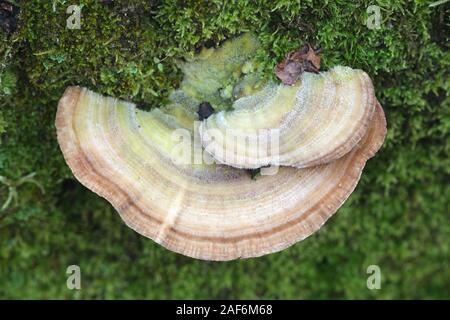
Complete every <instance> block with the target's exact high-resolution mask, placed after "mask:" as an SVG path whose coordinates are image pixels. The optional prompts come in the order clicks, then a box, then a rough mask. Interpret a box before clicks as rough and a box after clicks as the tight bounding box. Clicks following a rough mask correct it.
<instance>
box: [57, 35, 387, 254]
mask: <svg viewBox="0 0 450 320" xmlns="http://www.w3.org/2000/svg"><path fill="white" fill-rule="evenodd" d="M213 50H214V51H213V52H212V53H210V56H208V58H202V59H203V60H200V61H198V60H197V61H193V62H188V64H189V63H191V64H190V65H189V67H187V68H186V69H189V68H191V71H193V72H194V74H195V72H197V71H198V70H197V69H196V68H194V65H193V64H196V63H197V64H198V63H200V64H202V70H200V71H198V72H199V73H202V72H203V74H206V73H208V75H209V77H210V80H209V81H211V79H213V80H215V81H213V82H212V84H211V86H212V87H214V88H213V89H211V87H209V88H208V89H207V90H205V91H202V90H201V89H202V88H204V87H205V86H208V84H207V83H205V82H204V81H205V80H204V79H205V78H202V77H200V78H195V77H193V75H191V76H192V77H191V78H190V77H189V76H188V77H186V78H185V80H184V84H182V86H181V88H180V90H177V91H174V92H173V93H172V95H171V103H170V104H168V105H166V106H164V107H162V108H159V109H153V110H151V111H142V110H140V109H138V108H136V106H135V105H134V104H132V103H128V102H124V101H121V100H118V99H114V98H111V97H104V96H102V95H100V94H97V93H94V92H92V91H90V90H88V89H86V88H80V87H69V88H67V89H66V92H65V93H64V95H63V97H62V98H61V100H60V102H59V104H58V111H57V115H56V128H57V137H58V142H59V145H60V148H61V150H62V152H63V155H64V158H65V160H66V162H67V164H68V165H69V167H70V168H71V170H72V172H73V174H74V176H75V177H76V178H77V179H78V180H79V181H80V182H81V183H82V184H84V185H85V186H86V187H88V188H89V189H91V190H92V191H94V192H95V193H97V194H98V195H100V196H102V197H104V198H105V199H107V200H108V201H109V202H110V203H111V204H112V205H113V206H114V208H115V209H116V210H117V211H118V212H119V214H120V216H121V217H122V219H123V220H124V221H125V223H126V224H127V225H128V226H129V227H131V228H132V229H134V230H135V231H137V232H138V233H140V234H142V235H144V236H146V237H149V238H151V239H153V240H154V241H156V242H157V243H159V244H161V245H163V246H164V247H166V248H168V249H170V250H172V251H175V252H178V253H181V254H184V255H187V256H190V257H194V258H199V259H205V260H231V259H237V258H247V257H256V256H261V255H264V254H268V253H272V252H276V251H279V250H282V249H284V248H286V247H288V246H290V245H292V244H294V243H296V242H297V241H300V240H302V239H304V238H305V237H307V236H309V235H310V234H312V233H313V232H315V231H316V230H318V229H319V228H320V227H321V226H322V225H323V224H324V223H325V221H327V219H328V218H330V217H331V216H332V215H333V214H334V213H335V212H336V210H337V209H338V208H339V207H340V206H341V205H342V204H343V202H344V201H345V200H346V199H347V197H348V196H349V195H350V194H351V192H352V191H353V190H354V188H355V187H356V184H357V183H358V180H359V178H360V176H361V173H362V170H363V167H364V165H365V163H366V161H367V160H368V159H369V158H371V157H372V156H374V154H375V153H376V152H377V151H378V149H379V148H380V146H381V144H382V143H383V140H384V136H385V133H386V122H385V118H384V113H383V110H382V108H381V106H380V105H379V104H378V103H377V102H376V100H375V98H374V97H373V89H372V88H371V86H368V85H367V86H365V84H366V82H364V81H366V80H364V81H363V80H361V79H365V76H364V75H363V74H362V73H361V72H357V75H354V72H353V71H351V72H350V75H347V71H346V72H345V74H346V75H345V76H346V77H347V76H348V78H345V77H344V76H343V75H340V81H341V82H342V84H341V86H343V87H346V86H347V84H346V83H347V81H348V82H349V83H354V85H355V86H356V88H358V89H359V88H362V87H363V85H364V88H365V89H364V90H367V94H371V95H372V100H373V101H372V104H371V107H372V111H367V110H366V111H365V112H360V111H358V112H356V115H355V117H356V116H359V117H362V113H370V114H371V116H368V117H367V118H368V119H367V120H366V121H365V123H364V125H361V126H364V127H367V130H366V129H364V130H361V131H358V130H359V129H358V128H360V126H359V125H357V126H352V128H353V129H352V130H354V134H355V135H360V136H361V138H355V137H354V136H353V135H351V136H349V137H348V139H350V140H352V142H353V145H352V147H351V148H350V147H347V148H348V149H349V150H347V152H346V153H345V154H342V156H341V157H339V158H338V159H335V160H334V161H330V162H328V163H323V164H321V165H316V166H309V167H307V168H296V167H293V166H282V167H280V168H279V169H278V171H277V172H276V174H272V175H261V176H259V177H258V178H257V179H251V178H250V177H249V174H248V170H244V169H238V168H235V167H232V166H228V165H223V164H218V163H215V161H212V160H214V159H212V158H211V157H209V154H208V153H206V152H204V151H205V150H204V149H203V147H202V143H201V140H200V127H201V126H203V125H204V124H205V123H208V121H209V119H210V118H213V117H214V118H215V117H216V115H217V114H213V115H211V116H210V117H208V119H206V120H205V121H206V122H200V121H199V115H198V114H197V112H198V106H199V104H200V103H202V102H205V101H208V102H209V103H211V105H212V106H213V107H214V109H215V110H225V108H226V105H227V104H231V105H233V101H231V102H230V101H227V99H228V100H232V99H230V98H224V97H223V95H221V94H220V93H219V91H220V90H221V89H223V87H222V86H223V85H224V84H225V85H227V86H228V85H229V83H226V82H227V80H228V78H229V77H231V76H230V74H231V73H234V72H236V69H237V68H236V67H239V65H240V66H242V65H244V64H245V63H247V62H248V59H249V57H250V56H251V54H250V53H251V52H253V50H255V46H254V40H253V38H251V37H249V36H242V37H240V38H237V39H236V40H233V41H231V42H228V43H226V44H225V45H224V46H223V47H222V48H219V49H213ZM215 57H220V59H221V61H222V62H223V61H225V60H227V59H228V60H229V59H231V60H230V61H233V63H236V66H234V67H233V68H228V67H229V66H228V65H225V66H224V64H223V63H220V64H217V63H216V64H209V63H206V62H205V61H206V60H207V59H213V60H214V59H215ZM205 59H206V60H205ZM204 68H208V69H207V70H205V69H204ZM218 68H219V69H220V70H217V69H218ZM225 69H226V70H225ZM185 72H186V71H185ZM332 72H336V71H332ZM214 74H215V76H214ZM235 79H236V82H239V84H236V83H235V84H234V86H233V84H232V86H233V88H232V89H233V90H234V88H235V87H237V86H238V85H241V84H242V83H243V82H244V83H251V86H252V87H253V89H255V82H254V81H249V82H247V80H248V77H247V74H244V75H239V76H236V78H235ZM331 79H334V78H332V77H331V76H329V77H328V76H319V78H317V79H316V78H311V79H308V80H304V79H303V81H312V82H314V81H318V82H320V84H317V86H318V87H321V88H324V87H325V86H328V85H331V84H330V83H328V81H334V80H331ZM197 83H198V84H197ZM300 86H301V84H299V85H298V86H294V87H290V88H287V89H286V90H284V89H283V90H282V89H280V88H278V87H276V86H271V87H267V86H262V87H260V88H259V91H258V92H257V93H253V91H254V90H253V89H252V90H244V91H245V92H246V93H245V96H244V97H242V98H240V99H237V101H236V102H234V104H239V103H241V102H239V101H240V100H241V99H244V100H248V99H249V98H247V97H250V96H253V95H256V96H255V97H254V98H251V99H262V98H263V97H265V96H266V95H267V94H264V92H265V91H266V90H269V91H270V92H271V93H273V92H277V95H276V96H277V97H278V99H288V100H289V101H290V100H293V99H296V97H298V95H296V94H295V90H297V91H298V90H300ZM183 87H184V88H185V89H186V90H183ZM312 89H313V88H309V90H312ZM315 90H319V89H317V88H316V89H314V91H315ZM349 90H350V89H349ZM284 91H286V92H285V93H283V92H284ZM308 92H309V91H308ZM348 95H349V96H351V98H352V99H353V98H354V99H358V101H360V100H361V101H363V100H364V99H366V100H368V99H369V98H368V97H365V96H364V94H362V93H360V92H357V93H352V92H348ZM323 101H327V99H326V97H324V98H323ZM364 101H365V100H364ZM317 104H319V103H317ZM277 105H278V106H279V107H280V108H285V106H287V105H288V104H283V103H278V104H277ZM326 106H328V105H326ZM326 106H325V107H324V108H326ZM352 108H353V107H352ZM355 108H356V107H355ZM356 109H357V108H356ZM275 111H276V110H273V112H275ZM316 111H317V112H319V111H320V112H323V109H321V108H319V107H317V109H316ZM231 112H234V111H231ZM341 112H343V113H346V114H347V113H352V112H353V109H352V110H349V111H345V110H341ZM219 113H220V112H219ZM266 116H267V119H266V120H267V121H269V122H271V121H274V122H276V121H279V120H278V118H279V117H278V116H276V117H275V118H277V119H272V116H270V115H269V114H266ZM273 116H275V114H274V115H273ZM311 117H313V115H311ZM344 118H345V119H343V120H340V115H339V114H338V112H335V113H333V115H332V116H330V117H323V121H327V122H330V123H333V122H335V121H336V122H337V123H341V122H342V124H344V123H345V124H346V125H351V124H352V123H351V121H350V120H349V119H346V116H345V117H344ZM352 119H353V118H352ZM263 120H264V119H258V123H262V122H263ZM275 120H276V121H275ZM311 121H312V122H311V124H310V125H309V126H308V130H311V131H314V129H315V128H314V127H311V125H313V126H319V122H318V121H322V120H321V117H320V116H318V120H314V121H313V120H311ZM240 124H241V125H242V126H243V123H240ZM250 124H251V123H249V125H250ZM304 124H307V123H306V122H305V123H304ZM328 126H331V124H327V125H325V126H323V127H322V128H328ZM305 129H306V128H305ZM340 130H344V128H341V129H340ZM330 132H333V134H334V133H335V132H336V133H340V131H339V130H334V131H333V130H331V131H330ZM175 133H176V134H175ZM327 134H328V132H327ZM319 136H320V135H319ZM180 137H181V138H180ZM180 139H182V140H183V139H186V140H187V141H188V142H189V143H188V144H187V145H188V148H187V149H188V150H187V151H189V152H187V156H186V148H184V146H185V144H181V148H180ZM299 142H300V143H301V141H299ZM313 142H314V141H310V142H307V143H306V145H307V144H308V143H310V144H312V143H313ZM332 142H333V141H330V143H332ZM289 143H290V142H289ZM341 149H342V148H341ZM341 149H339V150H341ZM344 149H345V148H344ZM174 150H175V151H174ZM180 150H181V151H182V153H183V154H184V156H180V154H181V153H180V152H179V151H180ZM329 150H334V149H333V148H330V149H329ZM327 152H328V151H327ZM174 155H175V156H174ZM199 155H200V156H199ZM181 158H183V159H184V160H185V161H177V160H180V159H181ZM312 161H316V159H313V160H312Z"/></svg>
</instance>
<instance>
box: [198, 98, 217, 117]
mask: <svg viewBox="0 0 450 320" xmlns="http://www.w3.org/2000/svg"><path fill="white" fill-rule="evenodd" d="M197 113H198V117H199V118H200V120H202V121H203V120H205V119H208V117H209V116H211V115H212V114H213V113H214V108H213V107H212V106H211V104H210V103H209V102H202V103H200V104H199V105H198V111H197Z"/></svg>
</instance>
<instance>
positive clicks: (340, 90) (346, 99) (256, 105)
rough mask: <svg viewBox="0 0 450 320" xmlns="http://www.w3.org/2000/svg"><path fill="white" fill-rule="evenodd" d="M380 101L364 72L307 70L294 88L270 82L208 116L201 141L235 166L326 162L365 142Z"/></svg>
mask: <svg viewBox="0 0 450 320" xmlns="http://www.w3.org/2000/svg"><path fill="white" fill-rule="evenodd" d="M375 101H376V99H375V94H374V88H373V85H372V81H371V79H370V78H369V76H368V75H367V74H366V73H365V72H363V71H362V70H355V69H351V68H349V67H342V66H338V67H334V68H333V69H331V70H330V71H328V72H322V73H320V74H314V73H303V74H302V75H301V78H300V79H299V81H297V82H296V83H295V84H294V85H292V86H287V85H283V84H280V85H277V84H274V83H269V84H267V85H266V86H265V87H264V88H263V89H262V90H260V91H259V92H257V93H255V94H252V95H249V96H246V97H243V98H240V99H238V100H236V101H235V102H234V104H233V110H231V111H220V112H218V113H215V114H214V115H212V116H211V117H209V118H208V119H207V120H205V121H204V122H203V123H202V124H201V126H200V132H201V137H202V144H203V146H204V148H205V150H206V151H207V152H208V153H210V154H211V155H212V157H213V158H214V159H215V160H216V161H218V162H219V163H222V164H226V165H230V166H233V167H236V168H247V169H252V168H259V167H263V166H267V165H275V166H280V165H281V166H293V167H297V168H304V167H310V166H314V165H318V164H324V163H328V162H330V161H333V160H335V159H338V158H340V157H342V156H344V155H345V154H346V153H348V152H349V151H350V150H352V149H353V148H354V147H355V146H356V144H357V143H358V142H359V141H360V140H361V138H362V137H363V136H364V135H365V133H366V131H367V128H368V126H369V122H370V120H371V118H372V114H373V112H374V108H375Z"/></svg>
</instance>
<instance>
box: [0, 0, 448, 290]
mask: <svg viewBox="0 0 450 320" xmlns="http://www.w3.org/2000/svg"><path fill="white" fill-rule="evenodd" d="M15 3H17V4H18V5H19V6H20V10H21V11H20V14H19V29H18V30H17V31H16V32H14V33H11V34H7V33H5V32H4V31H2V33H1V37H0V46H1V47H0V59H2V61H0V63H1V69H0V79H1V82H0V139H1V140H0V141H1V142H0V176H3V177H6V178H8V179H9V180H12V181H18V180H19V179H20V178H21V177H23V176H25V175H27V174H29V173H32V172H36V175H35V177H34V178H35V179H36V180H37V181H38V182H39V183H41V184H42V185H43V186H44V188H45V194H42V193H41V191H40V190H39V188H37V187H36V186H35V185H33V184H32V183H24V184H22V185H20V186H18V187H17V192H18V198H17V203H15V202H12V203H11V204H10V205H9V206H8V208H6V209H4V210H2V211H0V283H1V285H0V297H3V298H102V297H106V298H144V297H145V298H433V297H434V298H448V297H449V295H448V286H449V285H450V272H449V271H448V270H447V269H448V268H447V265H448V258H449V256H450V245H449V244H450V241H449V240H450V225H449V224H448V220H449V207H450V200H449V199H450V187H449V184H448V178H449V173H450V172H449V171H450V163H449V159H450V157H449V155H450V154H449V151H450V144H449V141H450V140H449V130H450V104H449V102H450V101H449V96H448V92H450V80H449V79H450V66H449V64H450V53H449V39H448V37H449V35H450V27H449V14H450V10H449V8H450V6H449V3H446V4H442V5H439V6H432V7H430V6H429V5H428V4H427V3H425V2H424V1H400V0H398V1H375V2H373V3H372V2H371V1H332V2H328V3H326V2H323V1H300V2H299V3H298V2H296V1H271V0H267V1H262V0H261V1H227V2H226V3H225V4H224V3H222V1H205V2H203V1H197V0H192V1H174V0H172V1H144V0H136V1H111V2H102V1H93V0H79V1H78V3H79V4H81V5H83V7H82V19H81V29H80V30H69V29H67V28H66V19H67V17H68V16H69V15H68V14H66V9H67V7H68V6H69V5H70V4H72V2H70V3H69V1H65V0H53V1H39V0H27V1H15ZM371 4H377V5H379V6H380V7H381V14H382V21H381V29H379V30H376V29H375V30H371V29H369V28H368V27H367V26H366V25H365V20H366V18H367V15H368V14H367V12H366V9H367V7H368V6H369V5H371ZM245 31H252V32H254V33H255V34H256V35H257V36H258V38H259V39H260V41H261V43H262V49H261V50H260V53H259V55H258V59H259V61H260V63H261V64H262V65H263V66H264V68H265V70H266V74H267V76H268V77H269V76H272V75H271V70H272V68H273V66H274V64H275V63H276V62H277V61H279V60H281V59H282V58H283V57H284V55H285V54H286V53H287V52H289V51H292V50H293V49H295V48H297V47H298V46H299V45H300V44H302V43H303V42H304V41H309V42H311V43H313V44H315V45H316V46H320V47H322V48H323V49H324V53H323V55H322V57H323V60H322V62H323V64H322V68H323V69H327V68H329V67H331V66H333V65H336V64H343V65H349V66H352V67H355V68H362V69H364V70H365V71H366V72H367V73H369V74H370V75H371V76H372V77H373V80H374V84H375V87H376V90H377V96H378V98H379V100H380V102H381V103H382V105H383V106H384V108H385V111H386V114H387V118H388V136H387V139H386V142H385V144H384V147H383V149H382V150H381V151H380V153H379V155H377V157H376V158H374V159H373V160H371V161H369V163H368V166H367V169H366V173H365V175H364V176H363V179H362V181H361V183H360V184H359V186H358V188H357V190H356V192H355V193H354V194H353V195H352V196H351V198H350V201H349V202H348V203H346V205H345V206H344V207H343V208H342V209H341V210H340V211H339V213H338V214H337V215H336V216H335V217H334V218H333V219H332V221H330V222H329V223H328V224H327V225H326V226H324V228H322V229H321V230H320V231H319V232H318V233H316V234H315V235H313V236H312V237H310V238H308V239H307V240H305V241H303V242H301V243H299V244H297V245H295V246H293V247H291V248H290V249H288V250H285V251H283V252H281V253H277V254H273V255H270V256H267V257H263V258H258V259H251V260H244V261H235V262H227V263H208V262H202V261H195V260H192V259H189V258H185V257H183V256H180V255H177V254H174V253H171V252H168V251H167V250H165V249H163V248H161V247H160V246H158V245H156V244H154V243H153V242H152V241H150V240H148V239H145V238H143V237H141V236H139V235H137V234H135V233H134V232H133V231H132V230H130V229H128V228H127V227H126V226H125V225H124V224H123V223H122V222H121V220H120V218H119V217H118V215H117V214H116V213H115V212H114V210H112V208H111V207H110V206H109V205H108V203H107V202H106V201H104V200H102V199H100V198H98V197H96V196H95V195H94V194H93V193H91V192H90V191H88V190H86V189H84V188H83V187H82V186H80V185H79V184H78V183H77V182H75V181H74V180H73V178H72V176H71V173H70V171H69V169H68V167H67V166H66V164H65V162H64V160H63V158H62V155H61V153H60V151H59V148H58V145H57V143H56V139H55V129H54V124H53V122H54V115H55V111H56V104H57V100H58V99H59V97H60V96H61V95H62V93H63V90H64V89H65V87H66V86H68V85H73V84H80V85H83V86H87V87H89V88H90V89H92V90H95V91H98V92H102V93H105V94H110V95H114V96H117V97H120V98H124V99H129V100H132V101H134V102H137V103H138V104H139V105H141V106H142V107H145V108H150V107H158V105H160V104H161V103H163V102H164V100H165V99H166V97H167V94H168V92H169V90H171V89H172V88H174V87H176V86H178V84H179V81H180V71H179V70H178V68H177V67H176V62H177V60H179V59H182V58H183V57H186V56H190V55H192V54H193V53H194V52H195V51H196V50H198V49H199V48H200V47H201V46H203V45H209V46H210V45H215V44H218V43H220V42H221V41H223V40H224V39H227V38H230V37H232V36H234V35H237V34H240V33H242V32H245ZM8 192H9V189H8V188H7V187H6V186H4V185H1V186H0V201H1V202H2V203H3V201H4V200H6V198H7V196H8ZM70 264H78V265H80V267H81V270H82V277H83V278H82V286H83V289H82V290H81V291H70V290H68V289H67V288H66V274H65V271H66V268H67V266H68V265H70ZM371 264H377V265H379V266H380V268H381V270H382V289H381V290H374V291H370V290H368V289H367V287H366V278H367V274H366V268H367V266H368V265H371Z"/></svg>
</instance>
